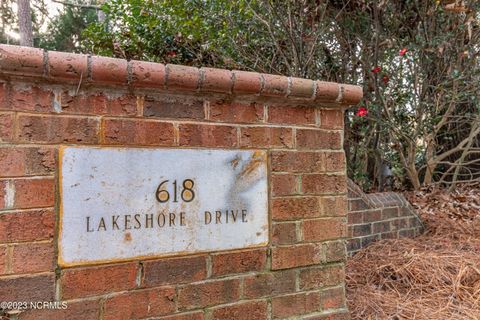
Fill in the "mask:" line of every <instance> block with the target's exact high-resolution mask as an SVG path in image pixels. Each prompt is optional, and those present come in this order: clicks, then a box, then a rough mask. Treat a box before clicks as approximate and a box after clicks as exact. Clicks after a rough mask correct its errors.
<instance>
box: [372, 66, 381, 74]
mask: <svg viewBox="0 0 480 320" xmlns="http://www.w3.org/2000/svg"><path fill="white" fill-rule="evenodd" d="M380 71H382V67H379V66H376V67H375V68H373V69H372V72H373V73H379V72H380Z"/></svg>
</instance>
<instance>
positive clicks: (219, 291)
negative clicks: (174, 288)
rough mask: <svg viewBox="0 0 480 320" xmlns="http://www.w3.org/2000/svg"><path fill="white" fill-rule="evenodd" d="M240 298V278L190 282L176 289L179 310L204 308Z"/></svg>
mask: <svg viewBox="0 0 480 320" xmlns="http://www.w3.org/2000/svg"><path fill="white" fill-rule="evenodd" d="M239 299H240V279H230V280H217V281H210V282H205V283H199V284H191V285H187V286H186V287H183V288H180V289H178V305H179V309H181V310H188V309H196V308H204V307H208V306H213V305H218V304H224V303H229V302H234V301H236V300H239Z"/></svg>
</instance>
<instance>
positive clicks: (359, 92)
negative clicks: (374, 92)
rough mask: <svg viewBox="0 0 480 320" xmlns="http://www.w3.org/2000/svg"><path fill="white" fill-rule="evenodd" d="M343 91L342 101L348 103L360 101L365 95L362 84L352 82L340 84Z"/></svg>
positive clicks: (352, 103)
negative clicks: (356, 84)
mask: <svg viewBox="0 0 480 320" xmlns="http://www.w3.org/2000/svg"><path fill="white" fill-rule="evenodd" d="M339 86H340V87H341V90H342V91H343V97H342V100H341V102H342V103H343V104H346V105H354V104H357V103H359V102H360V100H361V99H362V97H363V89H362V87H360V86H355V85H351V84H339Z"/></svg>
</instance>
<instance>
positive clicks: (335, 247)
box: [323, 240, 347, 263]
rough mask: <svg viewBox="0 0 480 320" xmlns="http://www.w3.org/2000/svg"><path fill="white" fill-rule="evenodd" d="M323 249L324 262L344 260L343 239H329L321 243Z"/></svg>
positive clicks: (345, 254) (345, 253)
mask: <svg viewBox="0 0 480 320" xmlns="http://www.w3.org/2000/svg"><path fill="white" fill-rule="evenodd" d="M323 248H324V251H325V262H326V263H329V262H338V261H344V260H345V259H346V256H347V252H346V248H345V240H340V241H330V242H326V243H324V244H323Z"/></svg>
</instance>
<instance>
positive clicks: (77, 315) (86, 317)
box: [18, 300, 100, 320]
mask: <svg viewBox="0 0 480 320" xmlns="http://www.w3.org/2000/svg"><path fill="white" fill-rule="evenodd" d="M99 316H100V302H99V301H97V300H83V301H78V302H70V301H69V302H68V304H67V308H66V309H41V310H34V309H30V310H27V311H25V312H22V313H20V314H19V315H18V319H19V320H52V319H55V320H97V319H98V318H99Z"/></svg>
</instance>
